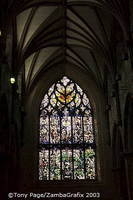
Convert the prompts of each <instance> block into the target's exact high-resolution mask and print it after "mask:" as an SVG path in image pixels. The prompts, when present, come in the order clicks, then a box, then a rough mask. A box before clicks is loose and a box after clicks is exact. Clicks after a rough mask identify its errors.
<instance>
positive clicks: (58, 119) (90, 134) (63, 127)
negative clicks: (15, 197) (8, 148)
mask: <svg viewBox="0 0 133 200" xmlns="http://www.w3.org/2000/svg"><path fill="white" fill-rule="evenodd" d="M39 144H40V150H39V180H67V179H69V180H71V179H90V180H91V179H93V180H95V179H96V145H95V134H94V123H93V115H92V107H91V104H90V101H89V99H88V97H87V95H86V94H85V93H84V91H83V90H82V89H81V88H80V86H78V85H77V84H76V83H75V82H74V81H72V80H71V79H69V78H67V77H66V76H64V77H63V78H62V79H61V80H59V81H58V82H57V83H55V84H53V85H52V86H51V87H50V88H49V90H48V91H47V93H46V94H45V95H44V98H43V100H42V102H41V105H40V129H39Z"/></svg>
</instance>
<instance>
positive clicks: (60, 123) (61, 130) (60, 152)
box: [59, 116, 62, 180]
mask: <svg viewBox="0 0 133 200" xmlns="http://www.w3.org/2000/svg"><path fill="white" fill-rule="evenodd" d="M59 118H60V176H61V180H62V137H61V133H62V119H61V116H59Z"/></svg>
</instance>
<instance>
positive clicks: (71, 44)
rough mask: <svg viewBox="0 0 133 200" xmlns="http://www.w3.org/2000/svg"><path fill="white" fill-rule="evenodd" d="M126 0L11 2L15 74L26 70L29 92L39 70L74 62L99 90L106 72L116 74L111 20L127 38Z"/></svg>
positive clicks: (26, 0)
mask: <svg viewBox="0 0 133 200" xmlns="http://www.w3.org/2000/svg"><path fill="white" fill-rule="evenodd" d="M126 8H127V2H126V0H122V1H121V0H21V1H19V2H18V0H12V1H11V0H10V1H8V10H9V11H10V13H15V14H14V19H13V27H14V29H13V33H14V39H13V41H14V47H15V48H14V49H13V55H14V57H15V59H14V61H13V64H14V68H15V70H14V71H15V73H18V72H19V71H24V72H25V85H26V89H29V88H30V86H31V84H33V83H34V81H35V79H36V78H37V77H38V76H39V74H40V73H41V72H43V71H44V70H47V69H48V68H50V67H52V66H55V67H56V65H57V64H60V63H62V64H63V63H64V62H67V63H72V64H74V65H76V66H77V67H80V68H83V70H86V71H88V72H89V73H91V74H92V76H93V77H94V79H95V81H96V82H97V83H98V84H99V85H100V86H101V87H102V86H103V82H104V69H105V67H106V68H107V70H108V72H110V73H112V74H113V72H114V60H113V56H112V45H111V39H112V34H113V28H114V27H113V24H114V20H115V21H117V23H119V27H120V29H121V32H122V33H123V37H124V38H125V39H128V36H127V31H126V30H128V29H127V26H128V19H127V16H126Z"/></svg>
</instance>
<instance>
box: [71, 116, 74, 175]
mask: <svg viewBox="0 0 133 200" xmlns="http://www.w3.org/2000/svg"><path fill="white" fill-rule="evenodd" d="M71 143H72V175H73V179H74V156H73V150H74V149H73V117H72V116H71Z"/></svg>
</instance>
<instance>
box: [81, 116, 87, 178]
mask: <svg viewBox="0 0 133 200" xmlns="http://www.w3.org/2000/svg"><path fill="white" fill-rule="evenodd" d="M81 120H82V130H83V154H84V175H85V179H86V158H85V137H84V118H83V116H82V117H81Z"/></svg>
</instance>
